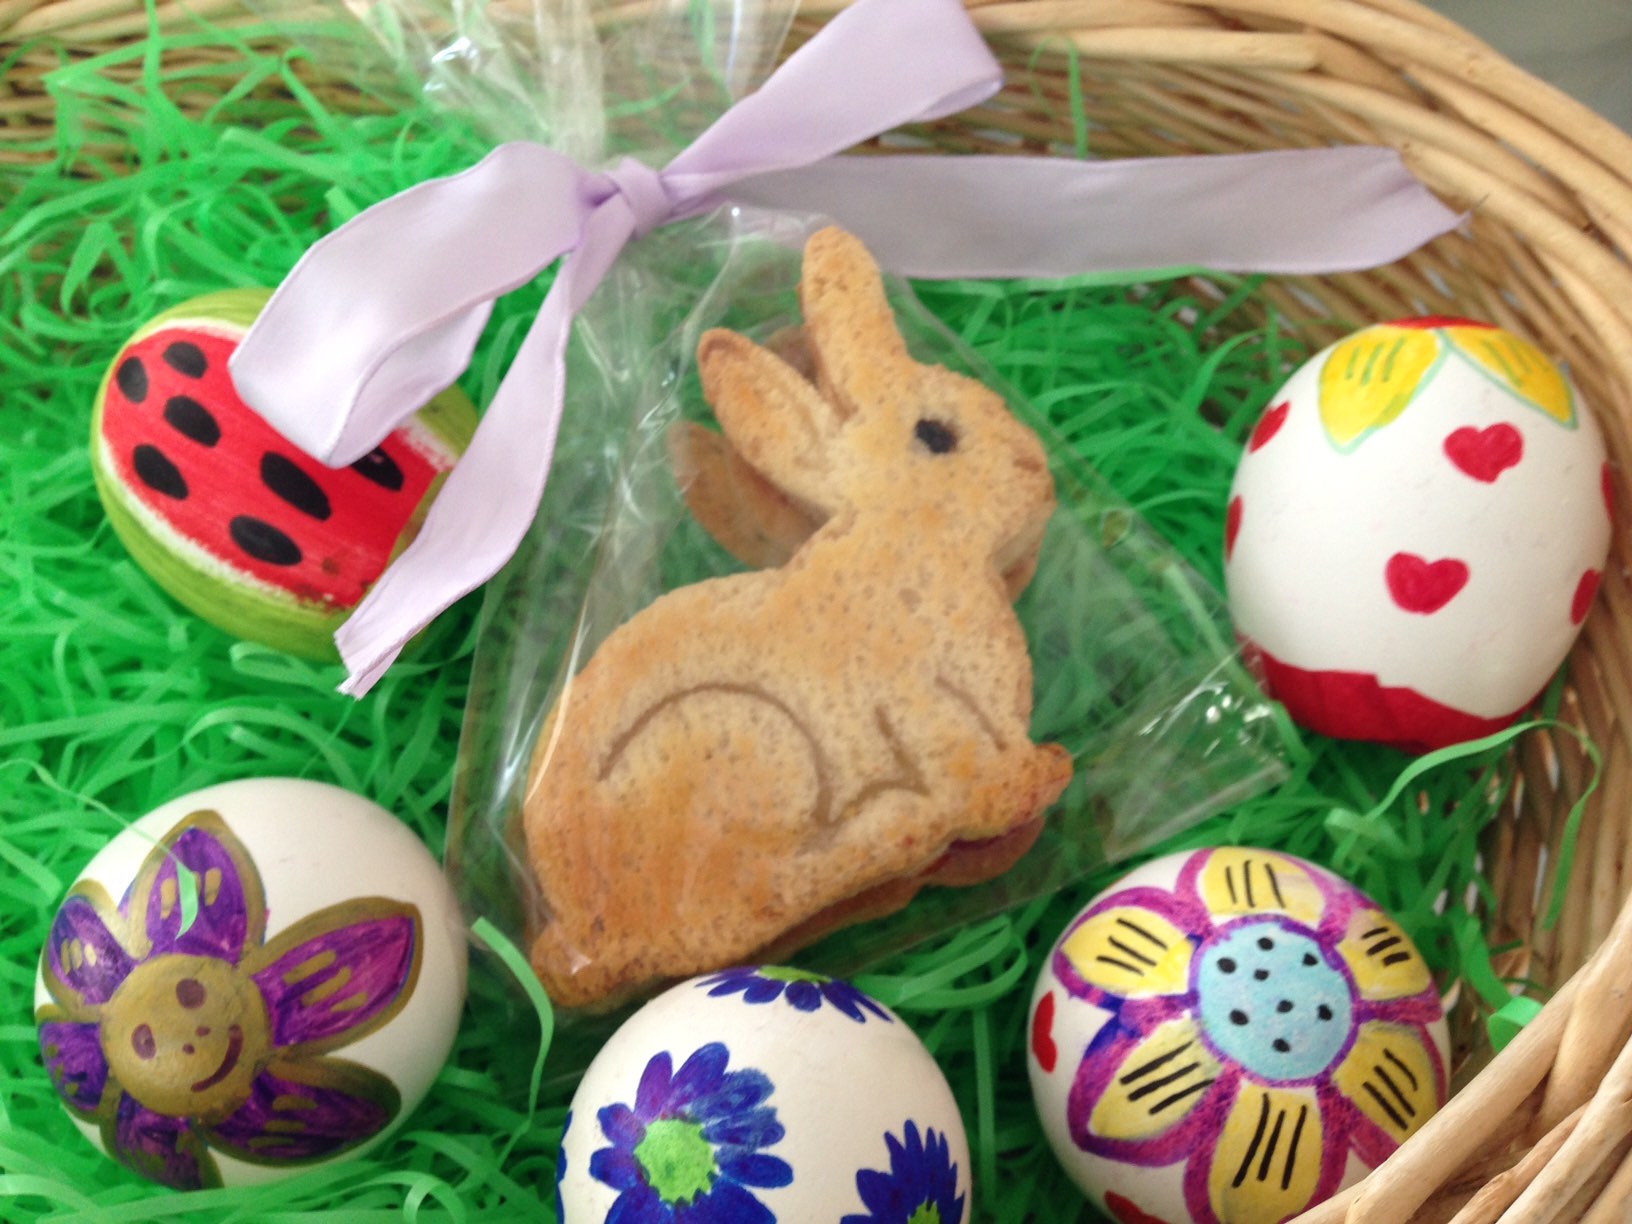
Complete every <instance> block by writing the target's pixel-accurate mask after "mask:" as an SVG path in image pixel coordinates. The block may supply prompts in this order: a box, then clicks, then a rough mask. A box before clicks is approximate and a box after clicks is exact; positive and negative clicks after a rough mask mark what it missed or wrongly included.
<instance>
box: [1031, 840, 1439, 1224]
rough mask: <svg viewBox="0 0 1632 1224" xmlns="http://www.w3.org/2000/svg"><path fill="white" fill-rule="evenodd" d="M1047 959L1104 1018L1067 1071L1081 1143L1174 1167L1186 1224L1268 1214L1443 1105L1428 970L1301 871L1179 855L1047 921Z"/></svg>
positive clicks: (1260, 861) (1328, 884) (1328, 1189)
mask: <svg viewBox="0 0 1632 1224" xmlns="http://www.w3.org/2000/svg"><path fill="white" fill-rule="evenodd" d="M1054 955H1055V961H1054V964H1055V970H1056V972H1057V973H1058V975H1059V977H1060V980H1061V981H1062V982H1063V983H1064V984H1065V986H1066V987H1067V989H1069V990H1070V991H1071V993H1072V994H1074V995H1076V996H1077V997H1079V998H1082V999H1085V1000H1086V1001H1088V1002H1090V1003H1093V1004H1096V1005H1098V1006H1100V1007H1103V1008H1105V1009H1107V1010H1109V1011H1110V1012H1112V1016H1111V1018H1110V1020H1109V1021H1108V1022H1107V1023H1106V1025H1105V1027H1104V1028H1103V1029H1101V1030H1100V1031H1099V1032H1098V1034H1097V1035H1096V1036H1095V1037H1094V1040H1093V1041H1092V1043H1091V1044H1090V1046H1089V1048H1088V1051H1087V1053H1086V1055H1085V1056H1084V1058H1083V1060H1082V1063H1081V1065H1080V1067H1079V1069H1078V1071H1077V1074H1076V1078H1075V1080H1074V1081H1073V1083H1072V1087H1071V1093H1070V1098H1069V1102H1068V1105H1067V1121H1068V1125H1069V1128H1070V1133H1071V1137H1072V1139H1073V1141H1074V1142H1075V1143H1076V1144H1077V1145H1078V1146H1080V1147H1081V1148H1083V1149H1084V1150H1085V1151H1088V1152H1092V1153H1094V1154H1096V1155H1100V1156H1104V1157H1107V1158H1110V1159H1114V1160H1120V1161H1124V1162H1128V1163H1131V1164H1138V1165H1144V1166H1157V1165H1169V1164H1175V1163H1178V1162H1180V1161H1184V1162H1186V1163H1185V1170H1184V1195H1185V1202H1186V1205H1187V1206H1188V1208H1189V1211H1190V1213H1191V1216H1192V1217H1193V1218H1194V1220H1195V1221H1196V1222H1197V1224H1217V1222H1218V1221H1221V1220H1232V1219H1245V1218H1251V1219H1265V1220H1281V1219H1286V1218H1289V1217H1291V1216H1295V1215H1297V1214H1298V1213H1299V1212H1300V1211H1302V1210H1303V1209H1304V1208H1305V1207H1306V1206H1308V1205H1309V1204H1311V1203H1314V1202H1318V1201H1319V1200H1321V1199H1323V1198H1326V1197H1327V1196H1329V1195H1330V1194H1332V1193H1333V1192H1335V1191H1336V1189H1337V1188H1338V1186H1339V1184H1340V1183H1341V1180H1342V1177H1343V1171H1344V1166H1345V1164H1346V1162H1347V1160H1348V1154H1349V1151H1350V1150H1351V1148H1352V1150H1353V1151H1354V1152H1355V1153H1356V1154H1357V1155H1358V1156H1359V1157H1360V1158H1361V1160H1362V1161H1363V1162H1364V1163H1365V1164H1366V1165H1368V1166H1375V1165H1377V1164H1379V1163H1381V1162H1382V1160H1383V1159H1384V1158H1385V1157H1386V1156H1388V1154H1389V1153H1390V1152H1392V1151H1393V1150H1394V1149H1395V1148H1396V1147H1398V1146H1399V1144H1400V1143H1402V1142H1404V1141H1405V1139H1407V1138H1408V1137H1409V1136H1410V1135H1411V1134H1413V1133H1414V1132H1415V1131H1416V1129H1417V1128H1418V1127H1419V1126H1420V1125H1421V1124H1422V1123H1423V1121H1425V1120H1426V1119H1427V1117H1428V1116H1429V1115H1430V1114H1431V1113H1433V1111H1434V1110H1435V1109H1437V1108H1438V1106H1439V1105H1440V1104H1441V1103H1443V1101H1444V1099H1445V1091H1446V1085H1445V1068H1444V1065H1443V1061H1442V1059H1441V1055H1440V1052H1439V1049H1438V1047H1437V1046H1436V1044H1435V1042H1434V1041H1433V1039H1432V1037H1431V1035H1430V1034H1429V1032H1428V1026H1429V1025H1431V1024H1433V1023H1435V1022H1436V1021H1438V1020H1439V1018H1440V1016H1441V1009H1440V1003H1439V999H1438V996H1437V995H1436V994H1435V992H1434V987H1433V981H1432V979H1431V977H1430V975H1429V971H1428V966H1427V965H1426V964H1425V963H1424V962H1423V960H1422V958H1421V956H1420V954H1418V953H1417V951H1416V949H1415V948H1414V947H1413V945H1412V944H1411V942H1410V940H1409V939H1408V938H1407V937H1406V936H1405V933H1404V932H1403V931H1402V930H1401V929H1400V927H1399V925H1398V924H1397V923H1395V922H1394V920H1393V919H1392V918H1390V917H1389V916H1388V915H1386V914H1384V913H1383V912H1382V911H1381V910H1379V909H1378V908H1377V907H1376V906H1375V905H1374V904H1372V902H1370V901H1369V900H1368V899H1367V898H1366V897H1365V896H1364V895H1363V894H1361V893H1360V892H1359V891H1358V890H1356V889H1354V888H1352V887H1351V886H1349V885H1347V884H1345V883H1343V882H1342V881H1339V880H1337V879H1336V878H1335V877H1332V876H1329V875H1328V874H1327V873H1325V872H1323V871H1320V870H1319V869H1317V868H1314V867H1312V866H1309V865H1307V864H1304V863H1302V862H1300V861H1299V860H1295V859H1292V858H1289V857H1286V856H1283V855H1277V854H1271V853H1266V852H1263V851H1259V850H1247V849H1237V848H1220V849H1214V850H1202V851H1198V852H1196V853H1195V854H1193V855H1191V856H1190V857H1189V858H1188V859H1187V860H1186V861H1185V863H1184V865H1183V867H1182V868H1181V870H1180V872H1179V877H1178V880H1177V883H1176V885H1175V887H1174V889H1173V890H1172V891H1171V892H1170V891H1167V890H1166V889H1161V888H1153V887H1132V888H1127V889H1122V890H1119V891H1117V892H1115V893H1113V894H1111V895H1110V896H1108V897H1106V898H1105V899H1104V900H1102V901H1101V902H1099V903H1098V904H1096V905H1094V906H1093V907H1091V908H1090V909H1089V910H1088V911H1087V912H1086V913H1084V914H1083V915H1082V917H1081V918H1079V919H1078V921H1077V922H1076V923H1075V924H1074V925H1073V926H1072V927H1071V928H1070V929H1069V930H1068V931H1067V932H1066V935H1065V936H1064V938H1063V939H1062V941H1061V944H1060V946H1059V948H1058V949H1057V950H1056V952H1055V954H1054Z"/></svg>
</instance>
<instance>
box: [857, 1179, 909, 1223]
mask: <svg viewBox="0 0 1632 1224" xmlns="http://www.w3.org/2000/svg"><path fill="white" fill-rule="evenodd" d="M856 1192H857V1193H858V1194H860V1195H861V1201H862V1203H863V1204H864V1205H865V1206H866V1208H867V1210H868V1211H870V1212H872V1214H873V1216H874V1217H875V1218H877V1219H881V1220H891V1219H897V1218H899V1219H902V1220H904V1219H906V1214H907V1213H906V1197H907V1196H906V1190H905V1188H904V1187H903V1186H902V1185H901V1183H900V1182H898V1181H897V1180H896V1179H895V1178H894V1177H892V1176H890V1174H888V1173H880V1172H879V1171H878V1170H876V1169H860V1170H858V1171H857V1172H856Z"/></svg>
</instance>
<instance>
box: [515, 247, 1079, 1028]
mask: <svg viewBox="0 0 1632 1224" xmlns="http://www.w3.org/2000/svg"><path fill="white" fill-rule="evenodd" d="M801 302H802V306H803V310H804V314H805V320H806V328H805V331H806V343H807V345H808V349H809V353H810V355H811V358H812V360H813V367H814V369H813V372H814V380H812V379H811V378H809V377H807V376H806V375H805V374H803V373H801V372H800V371H799V370H797V369H795V368H794V367H793V366H791V365H789V364H788V363H787V362H785V361H784V360H782V358H780V357H778V356H777V355H775V354H774V353H772V352H771V351H769V350H768V349H765V348H762V347H760V346H758V345H756V344H754V343H753V342H751V341H750V340H748V339H747V338H746V337H744V336H741V335H738V334H736V333H734V332H728V331H718V330H716V331H711V332H709V333H707V334H706V335H704V337H703V338H702V342H701V344H700V345H699V348H698V361H699V365H700V369H701V373H702V381H703V390H704V393H705V395H706V396H707V398H708V400H709V402H710V403H711V404H712V405H713V407H714V410H715V415H716V417H717V418H718V420H719V422H720V424H721V426H722V427H723V429H724V431H725V434H726V436H727V437H728V438H729V439H730V440H731V443H732V445H733V446H734V448H735V450H736V451H737V452H738V453H739V454H740V456H741V457H742V459H743V461H744V462H746V463H747V464H748V465H749V466H751V467H752V468H753V469H754V470H756V471H758V472H760V473H763V474H764V475H765V477H766V478H767V479H768V480H769V481H771V482H772V483H773V484H774V485H775V486H776V487H777V488H779V489H780V490H782V491H784V493H785V494H786V496H788V497H790V498H792V499H794V500H795V501H796V502H797V503H799V504H800V505H801V506H802V507H804V508H805V510H806V511H807V512H808V513H809V515H810V516H811V518H812V520H813V521H815V522H819V523H820V526H819V527H817V528H816V529H815V531H814V533H813V534H812V535H811V536H810V537H809V539H808V540H807V541H805V543H804V544H803V545H801V546H800V547H799V549H798V551H797V552H796V553H795V554H794V555H793V556H792V557H791V558H790V559H789V560H788V561H787V562H786V563H785V564H784V565H782V566H781V567H780V568H779V569H775V570H766V571H761V572H755V573H745V574H736V575H732V576H729V577H723V578H715V579H710V580H708V581H704V582H699V583H696V584H694V585H691V586H687V587H682V588H679V589H678V590H675V591H672V592H670V593H668V594H666V595H664V596H662V597H661V598H659V599H657V600H656V601H655V602H653V603H652V604H651V605H650V606H649V607H647V608H646V609H645V610H643V611H642V612H640V613H639V614H638V615H636V616H635V617H633V618H632V619H631V620H629V621H628V622H627V623H626V624H624V625H622V626H620V627H619V628H618V629H617V630H616V631H615V632H613V633H612V634H611V635H610V636H609V637H608V638H607V639H606V641H605V642H604V643H603V644H602V645H601V647H600V649H599V650H597V651H596V652H595V655H594V657H593V658H592V659H591V660H590V662H589V663H588V665H587V666H585V667H584V668H583V670H582V671H581V672H580V673H578V675H576V676H575V677H573V678H572V679H571V680H569V681H568V683H567V685H566V687H565V689H564V691H563V692H562V694H561V697H560V699H559V701H558V703H557V706H556V709H555V710H554V711H553V712H552V714H551V717H550V718H549V720H548V721H547V723H546V725H545V727H544V730H543V732H542V734H541V736H540V739H539V744H538V748H537V751H536V753H535V756H534V760H533V770H532V777H531V779H530V784H529V787H528V793H527V797H526V803H525V821H524V823H525V830H526V837H527V850H528V855H529V858H530V859H531V863H532V867H533V870H534V872H535V874H536V875H537V878H538V882H539V885H540V888H541V891H542V894H543V899H544V906H545V909H546V913H545V915H544V918H543V921H542V925H541V927H540V928H539V929H538V930H537V932H536V934H535V936H534V939H533V944H532V961H533V966H534V968H535V969H536V970H537V972H538V974H539V976H540V978H541V979H542V980H543V982H544V984H545V985H546V987H547V988H548V989H549V991H550V994H551V996H552V998H554V1000H555V1001H556V1002H557V1003H558V1004H561V1005H563V1006H578V1005H584V1004H590V1003H595V1002H601V1001H606V1000H610V999H612V998H615V997H617V996H619V995H621V994H625V993H628V992H629V991H630V990H631V989H633V988H635V987H638V986H640V985H642V984H645V983H648V982H652V981H654V980H657V979H667V978H678V977H684V976H688V975H691V974H694V973H698V972H702V971H705V970H709V969H716V968H721V967H723V966H726V965H729V964H732V963H735V962H739V961H741V960H743V959H744V958H747V957H749V956H751V955H753V954H754V953H756V952H763V951H764V950H765V949H766V948H768V947H771V946H775V947H777V948H778V949H779V950H784V949H786V948H788V946H789V945H790V944H791V943H793V942H797V941H802V940H808V939H810V938H813V937H815V936H816V935H818V934H820V933H822V931H824V930H826V929H829V928H830V927H831V926H833V925H836V924H837V923H839V922H841V921H850V920H854V918H856V917H858V916H865V915H871V914H877V913H882V912H888V911H889V910H892V909H896V908H899V907H900V906H902V905H905V904H906V903H907V901H909V900H910V899H911V897H912V896H913V895H914V894H915V893H916V891H917V890H918V888H919V887H920V886H922V885H923V884H924V883H929V882H942V883H972V882H974V881H976V880H979V879H985V878H989V877H990V876H992V875H995V874H997V873H998V872H1000V871H1002V870H1005V869H1006V868H1007V867H1008V866H1009V865H1011V864H1012V863H1013V862H1014V861H1015V860H1016V859H1017V858H1018V857H1019V856H1020V855H1021V854H1023V853H1024V852H1025V851H1026V849H1028V848H1029V847H1030V845H1031V842H1032V841H1033V840H1034V838H1035V836H1036V833H1037V831H1038V829H1039V828H1040V820H1041V815H1042V813H1043V811H1044V810H1045V809H1046V808H1047V807H1048V806H1049V805H1050V804H1051V803H1052V802H1053V801H1054V800H1055V799H1056V798H1058V796H1059V794H1060V792H1061V791H1062V790H1063V789H1064V788H1065V785H1066V783H1067V782H1068V781H1069V780H1070V776H1071V761H1070V757H1069V755H1068V754H1067V753H1066V751H1065V750H1064V749H1063V748H1061V747H1060V746H1058V745H1054V744H1049V745H1043V746H1038V745H1034V744H1033V743H1032V742H1031V740H1030V738H1029V735H1028V723H1029V720H1030V714H1031V661H1030V658H1029V656H1028V654H1027V649H1026V642H1025V638H1024V635H1023V634H1022V632H1021V629H1020V624H1019V622H1018V621H1017V620H1016V618H1015V615H1014V611H1013V608H1012V607H1011V605H1010V601H1009V593H1008V591H1007V589H1006V588H1005V585H1004V580H1003V576H1002V566H1001V564H1000V561H999V559H1000V558H1004V557H1014V556H1018V555H1023V554H1024V553H1025V552H1026V551H1027V549H1028V548H1030V547H1033V546H1034V542H1035V541H1036V540H1037V539H1039V538H1040V536H1041V532H1042V528H1043V525H1044V523H1045V522H1046V521H1047V519H1048V517H1049V515H1050V514H1051V513H1052V510H1053V507H1054V485H1053V480H1052V478H1051V477H1050V475H1049V472H1048V465H1047V461H1046V457H1045V455H1044V452H1043V447H1042V444H1041V443H1040V442H1039V441H1038V439H1037V437H1036V436H1035V435H1034V434H1033V433H1031V431H1030V430H1028V429H1026V428H1025V427H1024V426H1023V425H1021V424H1020V423H1019V422H1018V421H1016V420H1015V419H1014V417H1013V416H1012V415H1011V414H1010V413H1009V411H1008V409H1007V407H1006V406H1005V405H1004V403H1003V401H1002V400H1001V399H1000V398H999V397H998V396H997V395H996V394H994V393H993V392H992V391H990V390H989V389H987V388H986V387H984V386H982V385H981V384H980V383H978V382H975V381H973V380H971V379H968V378H965V377H963V376H961V375H958V374H954V373H952V372H951V371H949V370H946V369H943V368H941V367H939V366H927V365H921V364H919V363H917V362H915V361H914V360H913V359H912V358H911V357H910V356H909V355H908V354H907V351H906V345H905V343H904V341H903V340H902V338H901V335H900V332H899V331H898V330H897V328H896V325H895V320H894V317H893V315H892V314H891V312H890V308H889V304H888V302H887V301H886V299H885V296H884V289H883V284H882V282H881V280H880V278H879V274H878V269H877V267H876V266H875V265H874V263H873V261H872V259H871V257H870V256H869V255H868V253H867V252H866V250H865V249H864V248H863V247H862V245H861V244H860V242H859V241H857V240H856V239H855V238H854V237H852V236H851V235H849V234H847V233H845V232H843V231H841V230H837V229H825V230H823V231H821V232H820V233H818V234H816V235H814V236H813V237H812V238H811V239H810V240H809V243H808V244H807V246H806V249H805V256H804V271H803V280H802V284H801ZM1017 541H1018V542H1022V543H1020V544H1019V546H1018V547H1017V543H1016V542H1017Z"/></svg>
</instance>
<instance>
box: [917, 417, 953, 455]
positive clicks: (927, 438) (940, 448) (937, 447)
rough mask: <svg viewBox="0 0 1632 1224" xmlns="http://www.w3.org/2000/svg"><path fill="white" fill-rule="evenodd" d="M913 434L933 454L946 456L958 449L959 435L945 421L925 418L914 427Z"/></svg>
mask: <svg viewBox="0 0 1632 1224" xmlns="http://www.w3.org/2000/svg"><path fill="white" fill-rule="evenodd" d="M912 433H913V436H914V437H916V438H917V439H918V441H920V442H922V443H923V444H924V446H926V447H927V448H928V449H929V451H930V453H931V454H935V455H944V454H947V453H948V452H950V451H955V450H957V449H958V435H957V434H956V433H954V432H953V430H952V427H951V426H950V425H948V424H947V423H946V422H945V421H937V420H935V419H934V418H933V417H923V418H921V419H920V420H919V421H918V424H916V425H914V426H913V428H912Z"/></svg>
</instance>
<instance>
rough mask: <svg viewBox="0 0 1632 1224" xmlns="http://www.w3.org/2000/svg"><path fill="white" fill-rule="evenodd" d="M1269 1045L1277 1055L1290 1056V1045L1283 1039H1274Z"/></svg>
mask: <svg viewBox="0 0 1632 1224" xmlns="http://www.w3.org/2000/svg"><path fill="white" fill-rule="evenodd" d="M1270 1045H1272V1046H1274V1047H1275V1052H1276V1053H1277V1054H1290V1053H1291V1052H1292V1044H1291V1043H1290V1042H1289V1041H1287V1039H1286V1038H1285V1037H1277V1038H1275V1040H1274V1041H1272V1042H1270Z"/></svg>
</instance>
